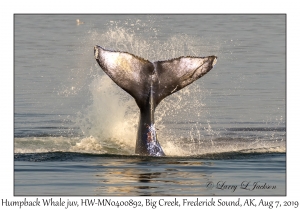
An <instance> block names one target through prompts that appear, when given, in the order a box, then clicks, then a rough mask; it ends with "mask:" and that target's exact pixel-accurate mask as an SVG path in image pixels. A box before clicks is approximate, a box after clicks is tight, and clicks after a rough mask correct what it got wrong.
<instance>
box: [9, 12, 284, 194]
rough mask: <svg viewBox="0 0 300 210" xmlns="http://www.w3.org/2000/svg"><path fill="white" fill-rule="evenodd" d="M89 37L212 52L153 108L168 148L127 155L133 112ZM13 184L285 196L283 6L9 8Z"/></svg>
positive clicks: (19, 187)
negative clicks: (244, 10)
mask: <svg viewBox="0 0 300 210" xmlns="http://www.w3.org/2000/svg"><path fill="white" fill-rule="evenodd" d="M77 19H78V20H79V22H78V21H77ZM95 45H100V46H102V47H104V48H107V49H113V50H120V51H127V52H130V53H133V54H135V55H138V56H140V57H143V58H145V59H148V60H150V61H155V60H166V59H171V58H175V57H179V56H183V55H186V56H187V55H190V56H208V55H216V56H218V62H217V64H216V66H215V67H214V68H213V69H212V70H211V71H210V72H209V73H208V74H207V75H205V76H204V77H202V78H200V79H199V80H197V81H196V82H194V83H193V84H191V85H189V86H188V87H186V88H184V89H182V90H181V91H179V92H177V93H175V94H173V95H171V96H169V97H167V98H165V99H164V100H163V101H162V102H161V104H160V105H159V106H158V107H157V110H156V113H155V123H156V127H157V128H158V131H157V134H158V139H159V141H160V143H161V145H162V148H163V149H164V151H165V153H166V155H167V156H166V157H163V158H158V157H143V156H138V155H135V154H134V147H135V140H136V130H137V123H138V116H139V110H138V108H137V106H136V104H135V101H134V99H133V98H131V96H129V95H128V94H127V93H126V92H124V91H123V90H122V89H121V88H119V87H118V86H117V85H116V84H114V83H113V82H112V81H111V79H110V78H109V77H108V76H107V75H105V73H104V72H103V71H102V70H101V68H100V67H99V66H98V64H97V63H96V61H95V59H94V55H93V47H94V46H95ZM14 194H15V195H22V196H27V195H36V196H40V195H52V196H54V195H64V196H65V195H69V196H71V195H82V196H87V195H100V196H106V195H109V196H115V195H121V196H128V195H130V196H139V195H154V196H162V195H166V196H167V195H168V196H169V195H171V196H182V195H185V196H187V195H199V196H200V195H209V196H213V195H229V196H231V195H233V196H238V195H286V16H285V15H254V14H253V15H21V14H17V15H15V16H14Z"/></svg>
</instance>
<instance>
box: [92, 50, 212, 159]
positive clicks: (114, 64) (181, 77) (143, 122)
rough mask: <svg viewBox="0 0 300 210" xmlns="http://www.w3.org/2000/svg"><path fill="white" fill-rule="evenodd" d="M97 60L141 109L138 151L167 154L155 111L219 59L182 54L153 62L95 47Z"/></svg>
mask: <svg viewBox="0 0 300 210" xmlns="http://www.w3.org/2000/svg"><path fill="white" fill-rule="evenodd" d="M94 54H95V58H96V61H97V63H98V64H99V65H100V67H101V68H102V70H103V71H104V72H105V73H106V74H107V75H108V76H109V77H110V78H111V79H112V80H113V81H114V82H115V83H116V84H117V85H118V86H120V87H121V88H122V89H123V90H125V91H126V92H128V93H129V94H130V95H131V96H132V97H133V98H134V99H135V101H136V103H137V105H138V107H139V108H140V121H139V125H138V133H137V139H136V148H135V153H136V154H140V155H150V156H164V155H165V154H164V152H163V150H162V148H161V146H160V144H159V142H158V140H157V135H156V130H155V124H154V111H155V108H156V107H157V105H158V104H159V103H160V102H161V101H162V100H163V99H164V98H165V97H167V96H168V95H171V94H173V93H175V92H177V91H179V90H181V89H182V88H184V87H185V86H187V85H189V84H191V83H192V82H194V81H195V80H197V79H199V78H200V77H202V76H204V75H205V74H206V73H208V72H209V71H210V70H211V69H212V68H213V66H214V65H215V64H216V62H217V57H216V56H208V57H192V56H182V57H179V58H174V59H171V60H165V61H155V62H150V61H148V60H145V59H143V58H141V57H138V56H136V55H133V54H130V53H127V52H118V51H111V50H106V49H104V48H102V47H100V46H95V47H94Z"/></svg>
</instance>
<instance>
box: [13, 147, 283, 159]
mask: <svg viewBox="0 0 300 210" xmlns="http://www.w3.org/2000/svg"><path fill="white" fill-rule="evenodd" d="M285 154H286V150H285V148H283V147H272V148H257V149H249V150H240V151H230V152H219V153H207V154H199V155H192V156H166V157H149V156H139V155H121V154H109V153H105V154H95V153H80V152H62V151H56V152H41V153H15V154H14V160H15V161H33V162H41V161H88V160H95V159H98V158H118V159H126V158H129V159H145V158H146V159H147V160H150V159H153V160H159V159H162V160H170V159H172V160H177V159H180V160H184V159H203V160H227V159H256V158H264V157H269V156H276V155H285Z"/></svg>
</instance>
